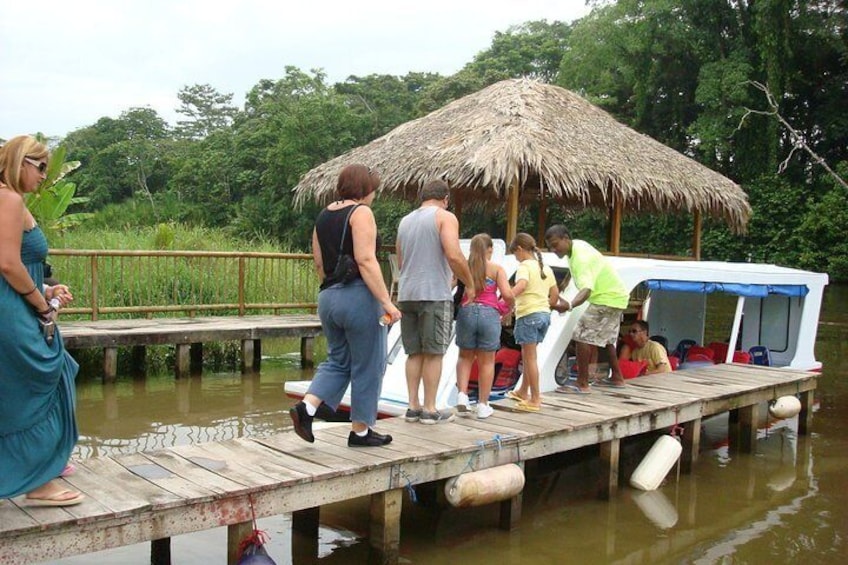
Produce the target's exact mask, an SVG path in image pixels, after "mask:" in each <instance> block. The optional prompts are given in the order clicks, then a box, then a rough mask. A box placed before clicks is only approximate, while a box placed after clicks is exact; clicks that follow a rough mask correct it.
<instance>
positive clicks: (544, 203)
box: [536, 186, 548, 247]
mask: <svg viewBox="0 0 848 565" xmlns="http://www.w3.org/2000/svg"><path fill="white" fill-rule="evenodd" d="M547 226H548V198H547V196H546V195H545V187H544V186H542V187H541V189H540V190H539V232H538V236H537V237H536V245H537V246H539V247H542V246H545V247H547V244H546V243H545V230H546V228H547Z"/></svg>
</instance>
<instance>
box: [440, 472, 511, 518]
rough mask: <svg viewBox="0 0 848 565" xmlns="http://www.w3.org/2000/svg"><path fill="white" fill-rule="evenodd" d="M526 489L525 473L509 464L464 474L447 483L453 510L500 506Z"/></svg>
mask: <svg viewBox="0 0 848 565" xmlns="http://www.w3.org/2000/svg"><path fill="white" fill-rule="evenodd" d="M523 489H524V470H523V469H522V468H521V467H519V466H518V465H514V464H509V465H501V466H499V467H491V468H489V469H483V470H481V471H473V472H471V473H463V474H462V475H459V476H458V477H454V478H453V479H451V480H449V481H448V482H447V483H445V496H446V497H447V499H448V502H450V504H451V506H455V507H457V508H467V507H469V506H481V505H483V504H489V503H490V502H500V501H501V500H507V499H510V498H512V497H513V496H515V495H517V494H518V493H520V492H521V491H522V490H523Z"/></svg>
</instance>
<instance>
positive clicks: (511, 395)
mask: <svg viewBox="0 0 848 565" xmlns="http://www.w3.org/2000/svg"><path fill="white" fill-rule="evenodd" d="M506 397H507V398H509V399H510V400H515V401H516V402H527V399H526V398H521V397H520V396H518V395H517V394H516V393H515V391H513V390H511V391H509V392H507V393H506Z"/></svg>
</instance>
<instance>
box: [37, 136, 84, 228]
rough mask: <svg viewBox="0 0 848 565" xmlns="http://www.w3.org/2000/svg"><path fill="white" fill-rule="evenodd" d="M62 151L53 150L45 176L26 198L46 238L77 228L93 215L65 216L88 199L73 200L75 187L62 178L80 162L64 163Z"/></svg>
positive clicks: (58, 149) (76, 214)
mask: <svg viewBox="0 0 848 565" xmlns="http://www.w3.org/2000/svg"><path fill="white" fill-rule="evenodd" d="M65 155H66V150H65V147H63V146H60V147H57V148H56V149H54V150H53V152H52V154H51V156H50V164H49V166H48V168H47V176H46V177H45V179H44V181H42V183H41V185H40V186H39V188H38V191H36V192H35V193H31V194H27V195H26V197H25V198H26V204H27V208H28V209H29V211H30V212H31V213H32V215H33V216H34V217H35V219H36V221H37V222H38V224H39V225H40V226H41V228H42V229H43V230H44V231H45V232H46V233H47V235H48V237H50V236H52V235H53V234H55V233H58V232H62V231H64V230H67V229H70V228H72V227H75V226H78V225H80V224H81V223H83V222H84V221H86V220H88V219H90V218H91V217H92V214H86V213H74V214H68V213H67V210H68V208H69V207H70V206H72V205H74V204H84V203H86V202H88V199H87V198H82V197H75V196H74V194H75V193H76V184H75V183H72V182H70V181H68V180H66V179H65V175H67V174H69V173H71V172H73V171H74V170H76V169H77V168H78V167H79V166H80V162H79V161H65Z"/></svg>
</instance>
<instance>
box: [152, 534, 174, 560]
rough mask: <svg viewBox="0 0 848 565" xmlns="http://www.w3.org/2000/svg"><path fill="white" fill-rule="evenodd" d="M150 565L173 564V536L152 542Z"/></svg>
mask: <svg viewBox="0 0 848 565" xmlns="http://www.w3.org/2000/svg"><path fill="white" fill-rule="evenodd" d="M150 565H171V538H160V539H155V540H152V541H151V542H150Z"/></svg>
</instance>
